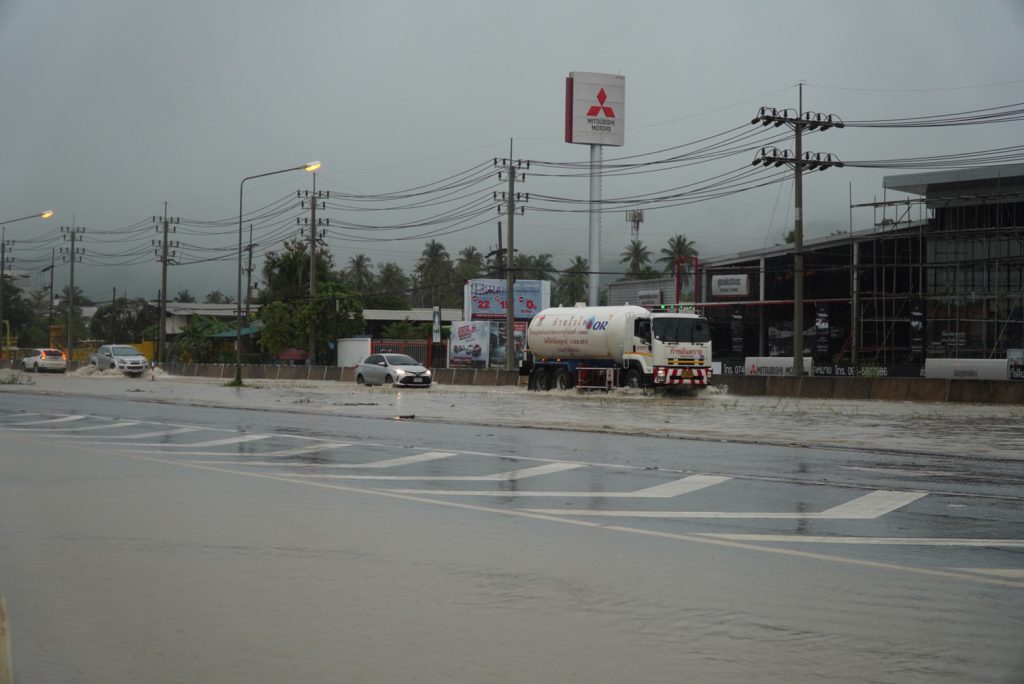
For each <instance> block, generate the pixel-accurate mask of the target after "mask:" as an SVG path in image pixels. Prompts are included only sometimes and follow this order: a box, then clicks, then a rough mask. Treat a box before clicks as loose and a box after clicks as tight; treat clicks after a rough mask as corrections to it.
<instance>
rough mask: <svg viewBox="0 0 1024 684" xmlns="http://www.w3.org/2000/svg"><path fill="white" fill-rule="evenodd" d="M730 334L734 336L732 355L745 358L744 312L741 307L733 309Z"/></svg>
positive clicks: (730, 318) (730, 319)
mask: <svg viewBox="0 0 1024 684" xmlns="http://www.w3.org/2000/svg"><path fill="white" fill-rule="evenodd" d="M729 332H730V333H731V335H732V353H733V354H735V355H736V356H743V351H744V349H743V312H742V311H741V310H740V309H739V307H737V308H735V309H733V310H732V315H731V316H730V317H729Z"/></svg>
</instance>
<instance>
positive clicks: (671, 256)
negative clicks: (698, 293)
mask: <svg viewBox="0 0 1024 684" xmlns="http://www.w3.org/2000/svg"><path fill="white" fill-rule="evenodd" d="M695 256H698V253H697V245H696V244H694V242H693V241H692V240H689V239H687V237H686V236H685V235H674V236H672V237H670V238H669V239H668V245H667V246H665V247H662V248H661V256H660V257H658V262H657V263H659V264H662V273H669V274H672V273H675V268H676V258H678V257H684V258H686V259H689V258H691V257H695ZM689 278H690V271H689V270H688V269H684V270H683V282H684V283H685V282H688V281H689Z"/></svg>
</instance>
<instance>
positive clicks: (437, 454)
mask: <svg viewBox="0 0 1024 684" xmlns="http://www.w3.org/2000/svg"><path fill="white" fill-rule="evenodd" d="M344 446H351V445H350V444H330V445H325V446H322V447H309V448H307V449H291V450H289V451H271V452H267V453H264V454H260V455H261V456H294V455H298V454H300V453H304V452H307V451H322V450H324V449H330V448H333V447H344ZM143 453H153V452H143ZM157 453H159V452H157ZM214 455H216V456H221V455H222V454H220V453H217V452H214ZM457 455H458V454H457V453H455V452H452V451H427V452H424V453H422V454H413V455H411V456H401V457H398V458H389V459H386V460H383V461H370V462H369V463H281V462H279V461H200V460H196V461H193V462H194V463H206V464H209V465H241V466H265V467H275V468H396V467H398V466H403V465H409V464H410V463H425V462H427V461H438V460H440V459H442V458H451V457H452V456H457Z"/></svg>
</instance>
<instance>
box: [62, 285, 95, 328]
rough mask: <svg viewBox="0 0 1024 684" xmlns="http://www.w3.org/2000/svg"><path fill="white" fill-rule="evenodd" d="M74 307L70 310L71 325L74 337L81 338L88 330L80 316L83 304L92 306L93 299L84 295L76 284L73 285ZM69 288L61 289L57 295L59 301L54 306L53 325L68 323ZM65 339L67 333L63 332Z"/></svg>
mask: <svg viewBox="0 0 1024 684" xmlns="http://www.w3.org/2000/svg"><path fill="white" fill-rule="evenodd" d="M74 292H75V307H74V309H73V310H72V312H71V326H72V331H73V335H74V339H76V340H82V339H85V338H86V337H87V336H88V334H89V331H88V329H87V328H86V327H85V320H84V319H83V317H82V307H83V306H93V305H94V304H93V301H92V300H91V299H89V298H88V297H86V296H85V293H84V292H82V290H81V289H80V288H79V287H78V286H77V285H76V286H75V291H74ZM68 295H69V290H68V288H67V286H65V287H64V289H63V290H61V293H60V296H59V302H58V304H57V306H56V307H54V313H53V323H54V325H65V326H66V325H67V323H68V304H69V299H68ZM64 339H67V333H66V332H65V338H64Z"/></svg>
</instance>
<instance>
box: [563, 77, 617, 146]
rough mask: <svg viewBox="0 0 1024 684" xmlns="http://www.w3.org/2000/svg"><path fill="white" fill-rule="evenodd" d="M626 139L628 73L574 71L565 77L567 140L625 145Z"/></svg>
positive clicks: (582, 142)
mask: <svg viewBox="0 0 1024 684" xmlns="http://www.w3.org/2000/svg"><path fill="white" fill-rule="evenodd" d="M625 139H626V77H625V76H621V75H618V74H595V73H592V72H589V71H572V72H570V73H569V77H568V78H567V79H565V142H567V143H580V144H583V145H614V146H619V147H621V146H622V145H623V144H624V143H625Z"/></svg>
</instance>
